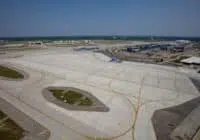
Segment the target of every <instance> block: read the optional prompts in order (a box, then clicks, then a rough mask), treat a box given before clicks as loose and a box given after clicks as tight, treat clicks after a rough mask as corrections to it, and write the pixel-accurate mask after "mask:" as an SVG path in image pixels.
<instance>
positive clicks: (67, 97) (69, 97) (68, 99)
mask: <svg viewBox="0 0 200 140" xmlns="http://www.w3.org/2000/svg"><path fill="white" fill-rule="evenodd" d="M50 91H51V92H52V93H53V95H54V96H55V97H56V98H57V99H58V100H61V101H63V102H65V103H67V104H70V105H79V106H91V105H92V104H93V101H91V100H90V99H89V98H87V97H86V96H84V95H82V94H81V93H79V92H76V91H72V90H69V91H65V90H59V89H52V90H50Z"/></svg>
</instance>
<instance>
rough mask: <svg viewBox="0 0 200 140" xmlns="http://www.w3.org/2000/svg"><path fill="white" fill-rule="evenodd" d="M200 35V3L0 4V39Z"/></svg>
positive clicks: (29, 0) (72, 0)
mask: <svg viewBox="0 0 200 140" xmlns="http://www.w3.org/2000/svg"><path fill="white" fill-rule="evenodd" d="M68 35H162V36H163V35H164V36H200V0H0V37H10V36H68Z"/></svg>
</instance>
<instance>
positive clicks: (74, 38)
mask: <svg viewBox="0 0 200 140" xmlns="http://www.w3.org/2000/svg"><path fill="white" fill-rule="evenodd" d="M0 40H7V41H35V40H42V41H46V42H48V41H55V40H144V41H145V40H146V41H148V40H161V41H162V40H164V41H165V40H166V41H173V40H191V41H198V42H199V41H200V37H164V36H56V37H53V36H51V37H0Z"/></svg>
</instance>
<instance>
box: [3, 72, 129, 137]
mask: <svg viewBox="0 0 200 140" xmlns="http://www.w3.org/2000/svg"><path fill="white" fill-rule="evenodd" d="M43 74H45V72H43ZM43 74H42V75H43ZM42 77H45V76H44V75H43V76H42ZM40 79H41V80H42V78H40ZM41 80H39V82H35V83H37V84H40V82H41ZM37 84H36V85H37ZM30 85H32V84H30ZM1 89H2V88H1ZM27 90H28V89H27ZM3 91H4V92H7V93H8V94H9V95H11V96H13V97H14V98H16V99H17V100H19V101H21V102H23V103H24V104H26V105H28V106H29V107H31V108H32V109H33V110H35V111H37V112H39V113H41V114H43V115H44V116H46V117H48V118H49V119H51V120H54V121H56V122H57V123H59V124H62V125H64V126H66V127H68V128H69V129H71V130H72V131H74V132H75V133H77V134H79V135H81V136H86V135H85V134H82V133H80V132H77V131H76V130H74V129H72V128H71V127H69V126H68V125H66V124H64V123H61V122H59V121H57V120H55V119H54V118H52V117H50V116H48V115H47V114H45V113H43V112H41V111H40V110H38V109H36V108H34V107H32V106H31V105H30V104H28V103H26V102H24V101H23V100H22V99H21V97H20V96H18V97H15V96H14V95H12V93H10V92H8V91H5V90H3ZM129 103H131V102H129ZM131 128H132V127H130V128H129V129H128V130H127V131H125V132H124V133H123V134H120V135H118V136H115V137H109V138H108V139H115V138H118V137H121V136H123V135H125V134H126V133H128V132H129V131H130V130H131Z"/></svg>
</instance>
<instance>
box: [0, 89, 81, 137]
mask: <svg viewBox="0 0 200 140" xmlns="http://www.w3.org/2000/svg"><path fill="white" fill-rule="evenodd" d="M3 91H4V92H6V93H8V94H9V95H10V96H12V97H14V98H15V99H17V100H19V101H20V102H22V103H24V104H25V105H27V106H29V107H30V108H31V109H33V110H35V111H36V112H38V113H40V114H42V115H44V116H46V117H47V118H49V119H50V120H54V121H55V122H57V123H59V124H61V125H63V126H65V127H68V128H69V129H71V130H72V131H73V132H75V133H77V134H79V135H80V136H85V135H84V134H82V133H80V132H77V131H75V130H74V129H72V128H71V127H69V126H68V125H66V124H64V123H61V122H60V121H58V120H56V119H54V118H52V117H50V116H49V115H47V114H45V113H43V112H42V111H40V110H39V109H37V108H34V107H32V106H31V105H30V104H28V103H26V102H25V101H23V100H22V99H20V98H17V97H15V96H14V95H12V93H10V92H8V91H5V90H3ZM38 123H39V122H38Z"/></svg>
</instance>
